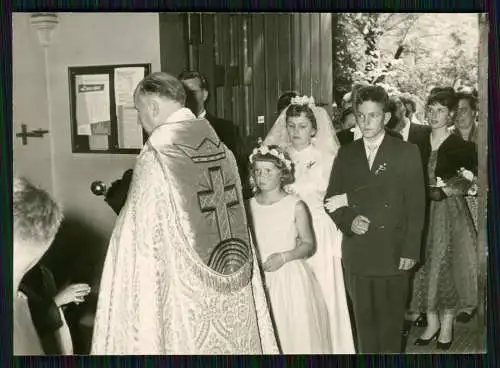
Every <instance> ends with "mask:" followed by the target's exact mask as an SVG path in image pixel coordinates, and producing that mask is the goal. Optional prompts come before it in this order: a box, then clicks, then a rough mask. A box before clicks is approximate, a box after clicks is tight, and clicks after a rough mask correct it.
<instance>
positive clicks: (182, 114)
mask: <svg viewBox="0 0 500 368" xmlns="http://www.w3.org/2000/svg"><path fill="white" fill-rule="evenodd" d="M195 119H196V116H194V114H193V112H192V111H191V110H189V109H188V108H186V107H183V108H180V109H179V110H177V111H176V112H174V113H173V114H170V116H169V117H168V118H167V120H165V123H174V122H177V121H184V120H195Z"/></svg>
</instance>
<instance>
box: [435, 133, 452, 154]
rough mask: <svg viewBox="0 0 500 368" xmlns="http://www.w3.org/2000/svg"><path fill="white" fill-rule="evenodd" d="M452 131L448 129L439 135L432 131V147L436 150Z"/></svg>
mask: <svg viewBox="0 0 500 368" xmlns="http://www.w3.org/2000/svg"><path fill="white" fill-rule="evenodd" d="M450 134H451V133H450V132H449V131H446V132H445V133H444V134H442V135H439V136H437V137H435V136H433V135H432V133H431V148H432V150H433V151H436V150H437V149H438V148H439V147H440V146H441V144H442V143H443V142H444V141H445V140H446V138H448V137H449V136H450Z"/></svg>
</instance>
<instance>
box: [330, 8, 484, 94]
mask: <svg viewBox="0 0 500 368" xmlns="http://www.w3.org/2000/svg"><path fill="white" fill-rule="evenodd" d="M474 16H475V15H474V14H416V13H413V14H405V13H383V14H378V13H344V14H339V15H338V18H337V28H336V31H337V33H336V37H335V41H334V45H335V46H334V86H335V88H336V95H342V94H343V93H345V92H347V91H349V90H350V89H351V87H352V84H353V83H355V82H358V81H368V82H370V83H374V82H377V83H379V84H380V83H382V84H383V85H384V86H385V87H386V88H389V89H392V90H394V91H396V90H398V91H401V92H406V93H410V94H412V95H414V96H417V97H418V100H420V101H423V100H425V98H426V96H427V93H428V91H429V90H430V89H431V88H432V87H434V86H437V85H441V86H452V87H457V86H458V85H469V86H476V85H477V69H478V58H477V42H478V41H477V33H478V30H477V21H476V22H475V21H474Z"/></svg>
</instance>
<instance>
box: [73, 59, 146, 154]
mask: <svg viewBox="0 0 500 368" xmlns="http://www.w3.org/2000/svg"><path fill="white" fill-rule="evenodd" d="M149 73H151V64H123V65H103V66H84V67H70V68H68V76H69V87H70V116H71V135H72V137H71V145H72V152H73V153H123V154H135V153H139V152H140V150H141V148H142V146H143V144H144V142H145V141H146V140H147V136H146V134H145V132H144V130H143V129H142V127H141V125H140V123H139V115H138V113H137V110H136V109H135V105H134V90H135V88H136V86H137V84H138V83H139V82H140V81H141V80H142V79H143V78H144V77H145V76H146V75H148V74H149Z"/></svg>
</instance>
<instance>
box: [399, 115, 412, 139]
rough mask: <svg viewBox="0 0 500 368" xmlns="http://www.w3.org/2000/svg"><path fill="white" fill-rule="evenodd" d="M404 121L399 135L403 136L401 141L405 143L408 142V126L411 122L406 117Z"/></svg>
mask: <svg viewBox="0 0 500 368" xmlns="http://www.w3.org/2000/svg"><path fill="white" fill-rule="evenodd" d="M404 120H405V123H406V124H405V126H404V127H403V129H401V131H400V132H399V133H400V134H401V135H402V136H403V140H404V141H407V140H408V136H409V135H410V125H411V122H410V119H408V118H407V117H405V118H404Z"/></svg>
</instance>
